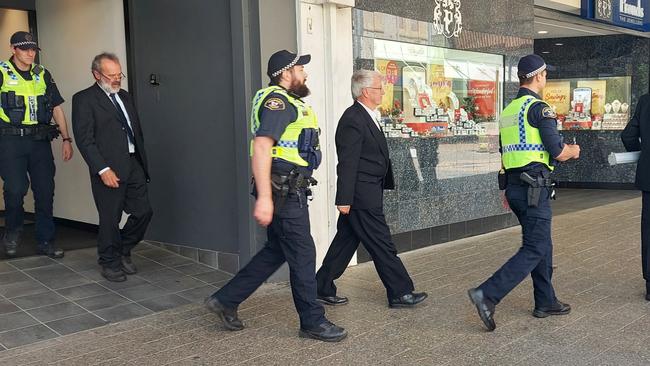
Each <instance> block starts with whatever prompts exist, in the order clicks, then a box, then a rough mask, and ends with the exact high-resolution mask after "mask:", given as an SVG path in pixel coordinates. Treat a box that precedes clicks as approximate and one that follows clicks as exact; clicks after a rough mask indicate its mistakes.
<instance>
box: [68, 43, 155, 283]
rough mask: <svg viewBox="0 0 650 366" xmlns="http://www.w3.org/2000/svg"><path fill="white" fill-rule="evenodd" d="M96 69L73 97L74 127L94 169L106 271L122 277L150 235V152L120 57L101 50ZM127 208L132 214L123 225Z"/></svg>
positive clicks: (112, 277)
mask: <svg viewBox="0 0 650 366" xmlns="http://www.w3.org/2000/svg"><path fill="white" fill-rule="evenodd" d="M92 73H93V76H94V78H95V80H96V83H95V84H93V85H92V86H91V87H89V88H88V89H85V90H82V91H80V92H78V93H77V94H75V95H74V96H73V97H72V127H73V131H74V135H75V138H76V141H77V146H78V147H79V152H80V153H81V155H82V156H83V158H84V160H86V163H87V164H88V168H89V169H90V181H91V186H92V191H93V197H94V199H95V205H96V206H97V211H98V212H99V236H98V245H97V252H98V255H99V260H98V262H99V264H100V265H101V266H102V272H101V273H102V276H104V277H105V278H106V279H107V280H109V281H115V282H121V281H125V280H126V275H125V274H134V273H136V272H137V269H136V267H135V265H134V264H133V262H132V261H131V250H132V249H133V248H134V247H135V246H136V244H138V243H139V242H140V240H142V238H143V237H144V233H145V231H146V230H147V226H148V225H149V221H150V220H151V216H152V213H153V211H152V210H151V206H150V204H149V198H148V196H147V183H148V182H149V174H148V172H147V156H146V154H145V151H144V140H143V137H142V129H141V126H140V121H139V119H138V114H137V113H136V110H135V106H134V105H133V101H132V99H131V96H130V95H129V94H128V93H127V92H126V91H124V90H123V89H121V82H122V78H123V77H124V74H123V73H122V68H121V66H120V62H119V60H118V58H117V57H116V56H115V55H114V54H111V53H102V54H100V55H97V56H96V57H95V59H94V60H93V63H92ZM122 211H124V212H126V213H127V214H129V218H128V220H127V222H126V224H125V225H124V228H122V229H121V230H120V227H119V224H120V219H121V217H122Z"/></svg>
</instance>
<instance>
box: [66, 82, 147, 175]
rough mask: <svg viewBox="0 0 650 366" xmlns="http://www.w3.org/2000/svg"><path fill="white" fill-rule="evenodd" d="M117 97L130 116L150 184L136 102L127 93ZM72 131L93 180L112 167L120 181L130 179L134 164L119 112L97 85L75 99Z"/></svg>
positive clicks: (136, 143)
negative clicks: (131, 160)
mask: <svg viewBox="0 0 650 366" xmlns="http://www.w3.org/2000/svg"><path fill="white" fill-rule="evenodd" d="M118 95H119V97H120V99H121V100H122V103H123V104H124V107H125V108H126V111H127V113H128V114H129V119H130V120H131V129H132V130H133V135H134V137H135V151H136V154H137V158H138V160H139V161H140V163H141V164H142V168H143V169H144V172H145V175H146V176H147V180H149V171H148V169H147V155H146V153H145V151H144V139H143V136H142V128H141V126H140V120H139V118H138V114H137V112H136V110H135V106H134V104H133V100H132V99H131V96H130V95H129V94H128V93H127V92H126V91H125V90H120V91H119V93H118ZM72 129H73V131H74V137H75V140H76V142H77V147H78V148H79V152H80V153H81V155H82V156H83V158H84V160H85V161H86V163H87V164H88V168H89V169H90V176H91V177H97V174H98V173H99V171H100V170H102V169H104V168H106V167H110V168H111V169H112V170H113V171H114V172H115V174H117V176H118V177H119V178H120V180H122V181H125V180H127V179H128V176H129V174H130V170H131V163H130V160H129V159H130V156H129V144H128V140H127V134H126V131H125V130H124V129H122V122H121V121H120V117H118V111H117V109H116V108H115V106H114V104H113V102H112V101H111V100H110V99H109V97H108V96H107V95H106V93H105V92H104V91H103V90H102V89H101V88H100V87H99V85H97V84H94V85H93V86H91V87H89V88H88V89H84V90H82V91H80V92H78V93H77V94H75V95H74V96H73V97H72Z"/></svg>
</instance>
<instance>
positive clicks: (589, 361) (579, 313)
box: [0, 192, 650, 366]
mask: <svg viewBox="0 0 650 366" xmlns="http://www.w3.org/2000/svg"><path fill="white" fill-rule="evenodd" d="M593 193H594V192H587V193H586V196H585V197H590V195H592V194H593ZM615 194H616V192H608V193H607V195H609V199H612V197H613V195H615ZM565 197H566V195H565ZM576 197H577V196H574V197H573V200H572V199H567V200H566V201H565V202H567V203H571V202H575V203H576V204H582V203H581V202H580V200H578V199H577V198H576ZM598 197H600V199H602V194H600V195H598ZM586 199H592V198H585V200H586ZM593 199H599V198H597V197H596V198H593ZM560 202H562V201H558V203H560ZM640 203H641V200H640V198H638V196H637V198H631V197H629V196H628V194H627V193H625V192H623V193H621V194H620V199H619V200H612V201H611V203H609V204H606V205H604V206H599V207H593V208H587V209H584V210H581V211H572V210H567V211H566V213H564V214H558V215H556V216H555V217H554V221H553V240H554V244H555V248H554V249H555V250H554V261H555V264H556V265H557V268H556V270H555V271H554V281H553V282H554V285H555V289H556V293H557V295H558V297H559V298H560V299H561V300H563V301H565V302H568V303H570V304H571V305H572V306H573V310H572V312H571V314H570V315H566V316H561V317H550V318H546V319H537V318H534V317H533V316H532V315H531V310H532V307H533V301H532V284H531V281H530V279H527V280H526V281H524V282H523V283H522V284H520V285H519V286H518V287H516V288H515V289H514V290H513V291H512V292H511V293H510V294H509V295H508V296H507V297H506V298H505V299H504V300H503V301H502V302H501V303H500V304H499V305H498V306H497V309H496V317H495V319H496V322H497V329H496V331H495V332H492V333H488V332H486V331H485V330H484V329H483V326H482V324H481V321H480V320H479V318H478V316H477V315H476V311H475V309H474V307H473V306H472V305H471V304H470V303H469V301H468V299H467V293H466V291H467V289H468V288H470V287H473V286H476V285H478V284H479V283H480V282H481V281H483V280H485V279H486V278H487V277H488V276H490V275H491V274H492V273H493V272H494V271H495V270H496V269H497V268H498V267H499V266H501V265H502V264H503V263H504V261H505V260H507V259H508V258H509V257H510V256H511V255H512V254H513V253H514V252H515V251H516V249H517V248H518V247H519V246H520V244H521V236H520V235H521V233H520V229H519V228H518V227H514V228H509V229H506V230H501V231H498V232H493V233H489V234H485V235H481V236H476V237H471V238H466V239H462V240H458V241H455V242H451V243H447V244H441V245H436V246H433V247H429V248H424V249H421V250H417V251H413V252H409V253H404V254H403V255H401V257H402V259H403V261H404V264H405V265H406V268H407V269H408V270H409V273H410V274H411V276H412V278H413V281H414V282H415V286H416V288H417V289H418V290H422V291H427V292H428V293H429V295H430V297H429V299H428V300H427V301H426V302H425V303H423V304H422V305H421V306H418V307H417V308H415V309H390V308H388V307H387V306H386V298H385V292H384V288H383V286H382V284H381V281H380V280H379V278H378V277H377V274H376V271H375V269H374V266H373V265H372V263H365V264H362V265H359V266H355V267H351V268H349V269H348V270H347V271H346V273H345V275H344V276H343V277H342V278H341V279H340V280H339V281H338V282H337V285H338V288H339V293H340V294H341V295H345V296H348V297H349V298H350V304H348V305H346V306H339V307H327V308H326V310H327V317H328V318H329V319H331V320H332V321H334V322H335V323H337V324H340V325H342V326H344V327H345V328H346V329H347V330H348V331H349V334H350V335H349V337H348V338H347V339H346V340H344V341H343V342H341V343H336V344H329V343H323V342H317V341H314V340H307V339H302V338H299V337H298V336H297V333H298V332H297V329H298V320H297V316H296V313H295V310H294V307H293V304H292V299H291V292H290V289H289V288H288V286H287V285H286V284H284V285H282V284H280V285H271V284H267V285H264V286H262V288H260V289H259V290H258V291H257V292H256V293H255V294H254V295H253V296H252V297H251V298H250V299H248V300H246V301H245V302H244V303H243V304H242V305H241V306H240V311H239V314H240V316H241V318H242V319H243V320H244V323H245V325H246V327H247V328H246V329H245V330H243V331H241V332H229V331H226V330H225V329H224V328H223V325H222V324H221V322H220V321H219V319H218V318H217V317H216V316H215V315H214V314H212V313H209V312H208V311H207V310H206V309H205V308H204V307H203V306H202V305H200V304H189V305H184V306H179V307H176V308H174V309H169V310H166V311H163V312H158V313H154V314H149V315H146V316H144V317H138V318H136V319H129V320H125V321H120V322H116V323H113V324H108V325H106V326H103V327H98V328H94V329H90V330H86V331H82V332H77V333H74V334H69V335H65V336H60V337H55V338H52V339H46V338H48V336H49V337H51V336H52V335H51V332H54V330H53V327H57V329H61V332H63V333H65V332H66V331H69V332H71V333H72V332H74V331H75V330H76V329H74V328H73V327H68V328H65V327H61V326H59V324H58V323H57V320H50V319H51V318H52V317H48V316H47V315H45V314H47V313H49V312H48V311H41V312H39V311H38V307H34V304H35V303H36V302H35V301H34V300H35V299H34V298H30V297H29V295H30V294H29V293H25V294H22V295H23V296H20V295H18V296H12V298H11V299H12V301H5V302H2V303H0V313H1V314H0V325H2V326H7V327H14V328H15V327H20V328H18V329H19V330H17V331H13V332H14V333H13V335H12V337H11V338H10V339H11V340H12V341H13V342H14V344H20V343H28V341H29V342H33V340H34V339H37V338H39V337H40V338H42V339H44V340H43V341H41V342H36V343H32V344H27V345H24V346H18V347H14V348H12V349H9V350H5V351H0V365H2V366H13V365H15V366H18V365H20V366H24V365H44V364H54V365H61V366H70V365H84V366H85V365H104V366H108V365H113V366H117V365H131V366H143V365H145V366H146V365H152V366H153V365H155V366H158V365H235V364H242V365H282V366H285V365H327V366H332V365H359V366H360V365H404V364H407V365H449V366H452V365H453V366H456V365H472V366H473V365H522V366H524V365H525V366H529V365H572V366H573V365H617V366H618V365H648V364H650V348H649V347H648V344H649V343H650V335H649V334H648V330H649V329H650V303H649V302H648V301H646V300H645V299H644V294H645V286H644V281H643V279H642V277H641V268H640V267H641V265H640V255H639V252H640V250H639V246H640V234H639V225H640ZM554 207H555V208H556V211H559V206H557V205H555V206H554ZM142 249H145V248H142ZM139 254H140V255H142V256H143V257H142V258H139V259H140V260H141V264H142V266H143V267H145V268H146V267H147V265H148V266H151V267H152V268H149V269H147V270H145V271H143V272H142V276H144V278H141V279H140V280H134V281H133V282H134V283H135V285H134V286H138V287H142V288H147V290H146V291H151V293H153V294H154V295H153V296H157V297H155V298H156V299H157V300H153V301H151V302H150V304H149V306H152V307H153V305H154V304H155V305H156V306H158V305H160V306H162V307H165V306H164V304H165V303H166V301H168V300H169V299H170V298H169V297H160V296H159V295H160V293H159V292H158V290H155V289H153V288H152V287H150V286H146V285H153V286H154V287H158V288H167V289H170V291H172V292H171V293H173V294H174V295H177V296H180V297H184V298H187V300H191V299H192V298H194V299H201V298H202V297H203V296H204V295H206V294H207V293H209V292H211V291H212V287H210V288H206V286H208V285H207V284H206V285H204V286H203V287H198V288H195V289H193V290H186V291H184V292H179V291H175V292H174V290H178V289H179V288H181V282H183V281H189V283H190V286H192V284H195V285H196V284H197V282H194V281H195V280H198V281H203V282H204V283H205V282H206V281H207V282H211V281H214V280H215V279H218V277H217V278H215V276H216V275H217V274H215V272H214V271H212V272H206V273H207V274H206V273H199V272H200V271H198V272H197V271H196V269H192V268H196V267H193V266H195V264H190V265H187V264H185V265H183V264H181V263H177V262H176V261H177V260H181V259H179V258H173V259H172V257H170V256H169V255H167V253H166V252H161V251H160V250H158V249H154V250H151V249H145V250H143V252H140V253H139ZM88 255H89V254H86V256H88ZM147 255H148V256H149V258H154V257H156V262H157V263H156V264H153V263H155V262H154V261H151V260H150V259H149V260H145V257H146V256H147ZM80 256H81V255H80ZM164 258H167V259H164ZM67 260H68V261H69V262H68V264H66V268H69V269H71V270H75V268H74V267H77V265H70V263H73V262H77V263H78V266H79V267H78V270H75V272H79V271H80V272H81V273H89V275H88V276H89V277H92V276H91V275H90V274H93V273H96V272H95V271H96V269H88V263H93V262H92V261H90V262H88V261H85V259H83V258H77V260H74V258H68V259H67ZM34 261H37V260H35V259H34ZM160 261H164V262H167V263H173V265H171V267H170V266H164V265H163V264H161V263H160ZM168 261H171V262H168ZM45 262H47V261H45ZM81 263H85V265H82V264H81ZM23 264H26V263H23ZM40 264H47V263H40ZM56 265H57V264H51V263H50V264H49V266H56ZM16 266H22V265H21V264H15V263H14V264H13V265H12V264H9V263H6V262H4V263H3V262H0V273H2V274H0V281H5V280H9V279H10V280H12V281H20V280H21V279H22V280H23V281H22V282H28V281H27V280H25V278H24V277H23V276H27V274H28V273H30V272H32V271H34V270H36V268H33V267H31V268H27V267H30V266H29V265H26V266H24V268H25V269H24V270H23V271H18V270H17V269H16ZM40 268H41V269H40V270H39V271H40V272H41V274H43V273H45V274H46V273H51V272H50V270H49V269H45V270H44V269H42V268H45V267H42V266H41V267H40ZM198 268H201V267H198ZM170 270H172V271H170ZM173 271H177V272H185V273H193V274H192V275H187V276H183V277H180V279H178V281H179V282H176V281H175V280H173V279H170V278H169V277H170V276H172V274H173ZM153 272H157V273H159V276H155V275H152V273H153ZM217 273H218V272H217ZM28 278H29V277H28ZM85 278H88V277H85ZM92 279H93V278H88V280H89V281H91V280H92ZM147 279H148V280H147ZM158 279H159V280H160V281H153V283H152V282H151V281H152V280H158ZM66 280H69V281H72V280H73V279H72V278H67V279H66ZM33 282H36V281H33ZM0 283H3V282H0ZM163 283H164V284H165V285H164V286H163V285H162V284H163ZM183 283H184V282H183ZM170 284H172V285H171V287H170ZM96 285H98V286H88V284H86V285H77V286H73V287H71V288H69V289H68V290H65V289H57V290H49V289H47V291H49V292H51V293H52V294H50V295H49V296H47V297H46V296H43V297H42V299H41V300H40V305H42V306H41V308H42V307H43V306H47V305H44V304H43V303H44V302H47V303H49V304H55V303H56V302H57V301H60V299H61V298H64V299H67V300H66V301H64V302H63V303H67V304H68V305H61V306H60V308H58V309H57V310H56V312H61V313H64V314H66V315H67V314H77V312H78V311H79V310H78V309H77V308H76V307H75V306H78V307H81V308H82V309H83V314H85V315H83V316H84V317H85V319H84V321H88V322H92V319H95V318H97V317H98V313H101V312H102V311H104V312H105V313H101V314H102V315H103V316H105V317H107V318H108V317H109V315H108V314H106V313H107V312H109V311H108V310H106V309H100V310H91V309H95V308H96V306H99V307H100V308H101V303H102V298H103V297H102V296H98V295H101V294H106V293H108V294H111V295H106V297H110V298H111V299H112V300H111V301H109V302H110V303H111V304H113V305H114V307H113V308H108V309H115V308H122V309H125V310H124V311H123V312H118V313H119V314H120V315H123V316H124V314H126V316H136V317H137V315H138V314H139V313H138V312H137V311H134V309H136V308H137V309H148V310H147V311H153V310H152V309H151V308H147V305H146V303H147V300H146V299H145V300H136V301H132V300H127V301H128V303H126V304H116V303H115V302H119V301H124V300H120V299H123V298H125V297H124V296H123V295H122V294H124V293H129V294H131V295H133V296H136V297H140V296H139V291H133V290H131V291H124V290H127V289H128V287H126V288H125V287H121V286H117V287H112V288H107V287H104V286H103V285H104V284H102V283H101V282H99V283H97V284H96ZM217 285H218V283H217ZM5 286H7V285H0V289H2V290H1V291H3V292H4V291H6V289H5ZM39 286H41V287H44V286H43V284H40V283H36V284H34V283H31V282H30V286H24V288H31V290H28V291H27V292H32V291H37V290H35V289H34V288H40V287H39ZM83 286H88V287H83ZM183 286H184V285H183ZM18 287H20V286H18ZM109 290H110V291H109ZM13 291H16V288H14V289H13ZM41 291H42V289H41ZM143 291H145V290H143ZM178 294H180V295H178ZM14 298H22V299H21V301H18V303H16V302H15V301H13V299H14ZM171 298H174V297H173V296H171ZM46 299H47V301H46ZM82 299H85V300H87V301H82ZM162 299H164V300H162ZM80 302H81V304H80ZM59 303H61V302H59ZM143 303H144V304H145V305H144V306H142V304H143ZM19 304H20V305H21V307H23V306H24V307H28V308H29V309H25V310H21V309H20V308H18V305H19ZM36 304H37V305H38V304H39V303H36ZM96 304H97V305H96ZM52 312H55V311H52ZM8 313H13V314H20V315H17V316H11V317H6V316H5V315H6V314H8ZM68 316H69V317H76V316H79V315H68ZM38 317H41V318H42V319H43V320H38ZM63 319H69V318H63ZM103 320H105V321H106V320H108V319H106V318H103ZM5 324H8V325H5ZM77 324H78V323H77ZM0 334H1V333H0ZM26 340H28V341H26Z"/></svg>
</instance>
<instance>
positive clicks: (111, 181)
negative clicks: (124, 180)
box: [99, 169, 120, 188]
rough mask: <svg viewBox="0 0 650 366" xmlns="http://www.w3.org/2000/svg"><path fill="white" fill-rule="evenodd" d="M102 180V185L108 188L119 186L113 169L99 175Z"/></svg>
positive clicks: (118, 179) (118, 180)
mask: <svg viewBox="0 0 650 366" xmlns="http://www.w3.org/2000/svg"><path fill="white" fill-rule="evenodd" d="M99 177H100V178H102V182H104V185H105V186H106V187H109V188H118V187H119V186H120V178H118V177H117V175H116V174H115V172H114V171H113V169H108V170H107V171H105V172H103V173H102V174H100V175H99Z"/></svg>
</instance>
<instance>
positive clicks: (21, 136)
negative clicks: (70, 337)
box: [0, 32, 72, 258]
mask: <svg viewBox="0 0 650 366" xmlns="http://www.w3.org/2000/svg"><path fill="white" fill-rule="evenodd" d="M10 42H11V52H12V54H13V56H12V57H11V58H10V59H9V60H7V61H1V62H0V176H2V179H3V181H4V199H5V233H4V238H3V243H4V247H5V252H6V254H7V255H8V256H10V257H13V256H15V255H16V249H17V246H18V242H19V239H20V234H21V232H22V230H23V215H24V210H23V199H24V197H25V194H27V188H28V187H29V186H30V184H31V187H32V191H33V193H34V201H35V211H36V212H35V213H36V240H37V242H38V247H37V251H38V253H39V254H43V255H47V256H49V257H52V258H61V257H63V250H61V249H58V248H57V247H56V246H55V245H54V232H55V228H54V220H53V218H52V208H53V207H52V206H53V201H54V171H55V167H54V157H53V156H52V148H51V146H50V141H51V140H52V139H54V138H56V137H57V136H58V135H59V133H60V134H61V135H62V136H63V147H62V149H63V160H64V161H68V160H70V159H71V158H72V139H71V138H70V135H69V133H68V127H67V123H66V119H65V115H64V113H63V108H61V104H62V103H63V98H62V97H61V94H60V93H59V90H58V88H57V87H56V84H55V83H54V80H53V79H52V75H51V74H50V72H49V71H48V70H46V69H45V68H44V67H43V66H42V65H39V64H35V63H34V59H35V57H36V53H37V51H39V50H40V48H38V44H37V43H36V40H35V39H34V37H33V36H32V35H31V34H30V33H27V32H16V33H14V34H13V35H12V36H11V40H10ZM52 117H54V121H55V122H56V125H52V124H50V122H51V120H52ZM57 126H58V128H57Z"/></svg>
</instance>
